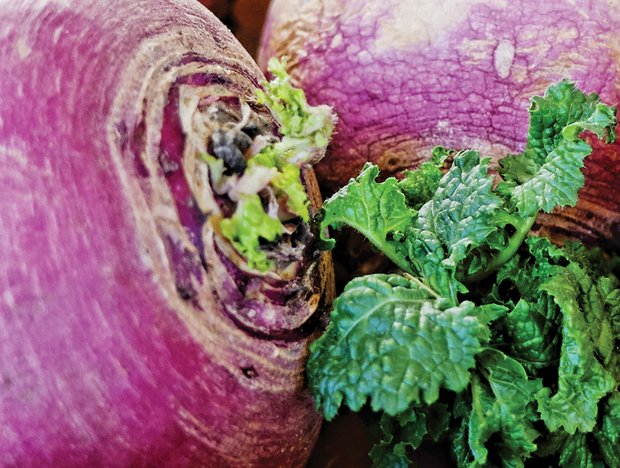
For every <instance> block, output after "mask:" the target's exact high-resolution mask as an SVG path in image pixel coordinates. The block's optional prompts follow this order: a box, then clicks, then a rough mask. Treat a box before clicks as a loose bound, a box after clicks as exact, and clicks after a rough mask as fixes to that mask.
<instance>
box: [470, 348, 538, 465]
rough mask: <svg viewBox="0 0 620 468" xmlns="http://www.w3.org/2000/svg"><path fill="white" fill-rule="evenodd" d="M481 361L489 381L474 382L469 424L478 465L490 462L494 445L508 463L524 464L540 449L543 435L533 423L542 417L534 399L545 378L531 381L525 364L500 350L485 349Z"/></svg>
mask: <svg viewBox="0 0 620 468" xmlns="http://www.w3.org/2000/svg"><path fill="white" fill-rule="evenodd" d="M479 361H480V365H481V366H482V372H483V374H484V375H485V378H486V382H483V380H482V379H481V378H474V381H473V382H472V390H471V392H472V410H471V414H470V418H469V427H468V434H469V436H468V441H469V446H470V449H471V452H472V454H473V456H474V459H475V465H478V466H485V465H486V464H487V463H488V452H489V448H490V447H492V448H493V450H494V452H495V454H496V456H499V457H500V459H501V460H502V462H503V464H504V465H505V466H523V462H524V460H525V459H527V458H529V456H530V454H531V453H533V452H534V451H535V450H536V444H535V443H534V441H535V439H536V438H537V437H538V435H539V434H538V432H537V431H536V430H535V429H534V425H533V423H534V422H535V421H536V420H537V419H538V417H537V415H536V413H535V411H534V405H533V400H534V395H535V394H536V392H537V391H538V390H539V389H540V388H541V385H542V384H541V381H540V380H530V379H529V378H528V376H527V374H526V372H525V369H524V368H523V367H522V366H521V364H519V363H518V362H517V361H516V360H514V359H511V358H510V357H508V356H506V355H505V354H504V353H502V352H500V351H497V350H493V349H488V350H485V351H484V352H482V353H481V354H480V356H479ZM492 437H493V440H494V442H493V443H491V440H492V439H491V438H492Z"/></svg>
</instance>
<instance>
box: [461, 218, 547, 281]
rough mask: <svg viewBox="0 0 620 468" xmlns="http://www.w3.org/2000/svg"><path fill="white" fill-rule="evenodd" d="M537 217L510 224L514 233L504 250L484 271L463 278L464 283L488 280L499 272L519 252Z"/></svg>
mask: <svg viewBox="0 0 620 468" xmlns="http://www.w3.org/2000/svg"><path fill="white" fill-rule="evenodd" d="M537 216H538V212H536V213H534V214H533V215H532V216H529V217H527V218H525V219H524V220H523V222H520V223H517V222H515V223H512V224H513V226H514V227H515V228H516V232H515V233H514V234H513V235H512V237H511V238H510V240H509V241H508V245H507V246H506V248H505V249H504V250H502V251H501V252H500V253H499V254H497V255H496V256H495V257H493V258H492V259H491V261H490V262H489V264H488V266H487V268H486V269H484V270H479V271H477V272H475V273H472V274H471V275H469V276H467V277H466V278H465V281H464V282H465V283H477V282H479V281H482V280H484V279H486V278H488V277H489V276H491V275H492V274H493V273H495V272H496V271H497V270H499V269H500V267H501V266H502V265H503V264H504V263H506V262H507V261H508V260H510V259H511V258H512V257H513V256H514V254H515V253H517V250H519V247H521V244H523V241H524V240H525V237H526V236H527V234H528V232H530V229H532V226H533V225H534V222H535V221H536V217H537Z"/></svg>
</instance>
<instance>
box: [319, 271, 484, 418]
mask: <svg viewBox="0 0 620 468" xmlns="http://www.w3.org/2000/svg"><path fill="white" fill-rule="evenodd" d="M486 333H488V331H487V329H486V327H485V326H484V325H482V324H481V323H480V322H479V321H478V320H477V318H476V314H475V307H474V305H473V304H472V303H471V302H465V303H463V304H460V305H459V306H455V307H450V308H445V307H444V305H443V304H442V303H441V302H438V301H437V300H436V299H435V298H434V297H433V296H432V295H431V294H429V292H428V290H427V289H426V288H425V287H424V286H421V284H420V283H419V282H418V281H414V280H411V279H408V278H405V277H402V276H398V275H380V274H377V275H369V276H366V277H362V278H356V279H354V280H353V281H351V282H350V283H349V284H348V285H347V286H346V287H345V290H344V292H343V293H342V294H341V295H340V297H339V298H338V299H336V301H335V302H334V310H333V312H332V315H331V323H330V324H329V326H328V328H327V331H326V332H325V334H324V335H323V336H322V337H321V338H319V339H318V340H317V341H316V342H314V343H313V344H312V345H311V347H310V356H309V359H308V364H307V370H308V378H309V387H310V391H311V393H312V394H313V395H314V397H315V399H316V403H317V406H318V407H321V408H322V409H323V412H324V413H325V416H326V418H327V419H331V418H333V417H334V416H335V415H336V413H337V411H338V408H339V407H340V405H341V404H342V403H343V401H344V402H345V403H346V404H347V405H348V406H349V407H350V408H351V409H353V410H355V411H357V410H359V409H360V408H361V407H362V405H364V403H365V402H366V400H367V399H368V398H370V404H371V407H372V408H373V409H374V410H383V411H385V412H387V413H388V414H391V415H395V414H397V413H400V412H402V411H405V410H406V409H407V408H408V407H409V406H410V405H412V404H417V403H420V402H425V403H426V404H431V403H433V402H435V401H436V400H437V398H438V397H439V390H440V389H441V388H446V389H448V390H452V391H456V392H458V391H461V390H463V389H464V388H465V387H466V386H467V384H468V382H469V369H471V367H472V366H473V365H474V363H475V361H474V356H475V355H476V353H478V351H479V350H480V347H481V344H480V337H481V336H485V334H486Z"/></svg>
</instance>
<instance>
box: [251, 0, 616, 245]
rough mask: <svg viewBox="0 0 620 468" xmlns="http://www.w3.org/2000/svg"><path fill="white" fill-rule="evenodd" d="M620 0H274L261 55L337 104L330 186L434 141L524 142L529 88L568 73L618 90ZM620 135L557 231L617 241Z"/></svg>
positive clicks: (556, 221)
mask: <svg viewBox="0 0 620 468" xmlns="http://www.w3.org/2000/svg"><path fill="white" fill-rule="evenodd" d="M619 31H620V2H618V1H617V0H609V1H603V0H592V1H581V0H576V1H568V0H561V1H552V2H538V1H533V0H516V1H511V2H508V1H490V0H467V1H460V0H459V1H457V0H439V1H436V0H433V1H428V0H417V1H408V2H403V1H397V0H370V1H364V0H351V1H344V0H338V1H323V0H273V3H272V4H271V8H270V13H269V17H268V20H267V24H266V26H265V29H264V33H263V39H262V45H261V50H260V53H259V64H261V65H263V66H264V64H265V63H266V61H267V59H268V58H269V57H271V56H273V55H276V56H282V55H287V56H289V57H290V58H291V60H290V68H291V71H292V73H293V75H294V76H295V77H296V79H297V80H298V81H299V82H300V84H301V85H302V87H303V88H304V90H305V91H306V93H307V95H308V96H309V100H310V101H311V102H321V103H327V104H331V105H333V106H334V108H335V110H336V112H337V114H338V115H339V119H340V120H339V124H338V127H337V129H336V135H335V137H334V140H333V143H332V147H331V152H330V154H329V155H328V157H327V158H325V159H324V160H323V161H322V162H321V164H320V165H319V167H318V168H317V175H318V176H319V181H320V182H321V184H322V185H323V186H324V188H325V189H326V190H327V191H328V192H330V191H333V190H335V189H336V188H337V187H338V186H340V185H343V184H344V183H345V182H346V181H347V180H348V178H349V177H351V176H353V175H355V174H356V173H357V172H358V171H359V169H360V168H361V166H362V165H363V163H364V162H365V161H367V160H370V161H374V162H377V163H379V164H380V165H381V166H382V167H383V168H384V169H387V170H390V171H396V170H398V169H401V168H404V167H409V166H415V165H416V164H417V163H418V162H419V161H421V160H423V159H425V158H427V157H428V156H429V154H430V150H431V148H432V147H433V146H434V145H436V144H442V145H445V146H453V147H456V148H466V147H474V148H477V149H480V150H483V151H485V152H487V153H489V154H492V155H502V154H505V153H506V152H514V151H519V150H521V149H522V148H523V146H524V143H525V137H526V128H527V123H528V114H527V109H528V105H529V98H530V97H531V96H533V95H535V94H540V93H542V92H543V91H544V90H545V88H546V87H547V86H548V85H549V84H551V83H553V82H556V81H558V80H560V79H562V78H570V79H572V80H574V81H576V82H577V84H578V85H579V86H580V87H581V88H582V89H584V90H586V91H588V92H592V91H596V92H598V93H599V94H600V95H601V97H602V98H603V99H604V100H605V101H606V102H609V103H612V104H615V103H618V102H620V73H619V70H618V66H619V63H620V62H619V57H620V41H618V33H619ZM619 165H620V145H619V144H616V145H615V146H613V147H612V148H608V149H605V150H598V151H597V152H596V154H595V156H594V157H592V158H591V160H590V161H589V162H588V164H587V168H586V174H587V180H588V182H587V187H586V188H585V189H584V190H583V191H582V193H581V195H580V196H581V198H582V200H581V202H580V204H579V205H578V207H577V208H576V209H566V210H563V211H562V212H561V213H559V216H554V217H553V219H551V218H549V217H546V218H545V220H544V222H545V224H546V225H547V226H551V227H550V229H552V230H553V231H554V234H556V235H559V236H564V235H570V236H573V235H575V234H576V235H579V236H581V237H583V238H585V239H590V240H599V238H600V237H603V238H605V239H608V240H610V241H611V242H612V243H613V244H614V245H615V246H616V247H619V246H620V240H619V239H620V192H619V189H618V187H619V186H620V171H619V170H614V168H617V167H620V166H619Z"/></svg>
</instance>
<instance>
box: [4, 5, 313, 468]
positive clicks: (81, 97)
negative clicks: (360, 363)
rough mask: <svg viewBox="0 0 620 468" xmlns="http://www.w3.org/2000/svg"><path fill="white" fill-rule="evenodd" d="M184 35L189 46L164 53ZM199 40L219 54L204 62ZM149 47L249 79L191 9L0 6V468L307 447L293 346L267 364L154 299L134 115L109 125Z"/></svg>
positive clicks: (160, 295) (235, 459)
mask: <svg viewBox="0 0 620 468" xmlns="http://www.w3.org/2000/svg"><path fill="white" fill-rule="evenodd" d="M26 5H28V6H26ZM184 28H190V29H191V30H192V31H194V33H195V38H194V39H192V37H190V36H187V37H184V38H182V39H180V38H179V37H180V36H178V35H175V36H174V37H172V32H175V31H176V30H177V29H179V30H183V29H184ZM213 32H217V34H218V36H219V37H220V40H221V41H222V44H224V43H225V44H226V47H225V48H222V49H218V48H217V47H215V46H213V47H211V46H208V47H207V46H205V44H209V41H208V37H209V35H210V34H211V33H213ZM163 34H165V35H167V37H166V40H167V42H166V43H165V44H163V45H162V44H160V46H161V47H162V49H161V50H167V49H165V48H166V47H172V45H174V47H175V49H174V50H170V51H167V52H165V53H166V54H168V53H169V54H170V56H172V57H177V56H178V53H179V52H183V51H184V49H185V48H188V47H189V48H190V49H192V50H196V51H199V52H200V54H204V55H206V56H209V57H214V59H216V60H217V58H218V57H230V55H231V54H232V55H234V56H235V58H236V59H237V60H238V61H239V63H242V64H243V65H244V66H245V65H247V69H246V70H245V71H244V74H247V75H250V76H252V78H251V82H256V81H257V80H258V79H259V77H260V74H259V72H258V70H257V69H256V67H255V66H253V65H252V64H251V62H250V61H249V57H248V56H247V54H245V52H243V51H242V49H241V48H240V46H239V45H238V44H237V43H236V42H235V41H234V39H233V37H232V35H231V34H230V33H229V32H227V31H226V30H225V28H224V27H223V26H222V25H220V24H219V23H217V21H216V20H215V18H214V17H213V16H212V15H210V13H208V12H207V11H206V10H204V9H201V8H200V7H199V5H198V4H197V3H196V2H188V1H179V2H172V1H164V0H135V1H132V2H127V1H125V0H109V1H106V2H91V1H81V0H75V1H72V2H50V3H48V4H45V3H44V2H6V3H5V4H4V5H3V11H2V15H0V35H2V40H0V56H1V57H2V60H0V76H1V77H2V78H1V79H0V96H2V99H0V160H2V162H3V170H2V171H0V187H1V189H2V196H0V239H1V240H2V243H3V247H2V248H1V249H0V421H2V430H0V464H3V465H5V464H6V465H9V466H12V465H15V466H90V465H99V466H112V467H115V466H133V465H135V466H151V465H158V466H159V465H164V466H184V465H185V466H199V465H208V466H229V465H235V464H254V465H257V466H265V465H273V464H285V465H297V466H300V465H303V464H304V462H305V460H306V459H307V457H308V454H309V451H310V449H311V446H312V443H313V441H314V440H316V437H317V435H318V430H319V427H320V421H321V420H320V417H319V416H318V415H317V414H316V413H315V411H314V410H313V404H312V401H311V398H310V397H309V396H308V394H307V393H306V391H305V390H304V389H303V356H304V350H305V346H306V345H307V343H306V342H305V341H300V342H289V343H287V346H286V348H285V349H284V350H282V352H281V353H280V354H278V355H276V354H275V353H274V352H273V350H274V348H273V345H272V344H271V343H269V342H267V341H264V340H259V339H256V338H254V337H252V336H251V335H250V334H247V335H246V334H244V333H243V332H239V330H237V329H233V328H232V325H230V320H229V319H228V318H227V317H226V315H225V311H223V310H222V309H221V307H219V306H218V304H217V303H216V302H215V300H213V301H211V302H209V303H208V305H209V309H208V310H206V311H205V313H203V314H197V316H196V317H193V318H195V321H193V320H192V321H190V320H188V319H187V317H188V316H191V314H192V313H193V312H194V310H193V309H192V308H191V307H187V308H185V304H182V303H181V301H178V299H177V298H176V297H174V287H175V285H174V284H162V283H160V281H165V280H163V279H162V278H168V277H169V274H168V273H169V272H168V271H167V270H164V271H162V269H163V268H167V267H166V266H161V265H162V264H163V263H165V262H163V261H162V259H161V258H160V257H159V254H158V253H157V249H158V247H159V245H160V244H159V240H158V238H157V236H158V235H159V234H158V233H157V232H154V230H153V227H152V224H151V222H152V221H153V219H154V218H155V216H151V214H150V213H144V212H137V211H136V209H137V208H140V209H147V208H146V207H147V205H146V203H144V198H147V199H148V197H145V196H144V193H141V192H140V191H139V190H140V189H139V188H137V187H139V186H140V180H138V179H139V177H137V176H136V169H138V170H137V174H141V173H142V172H141V170H140V167H139V166H136V161H137V160H136V158H133V156H132V153H133V151H139V148H140V144H141V143H140V138H138V139H136V140H134V142H132V141H131V136H130V135H132V134H133V135H135V128H136V126H137V125H138V124H139V122H140V120H143V119H144V116H141V115H136V111H135V109H139V108H140V105H141V103H139V102H129V103H123V104H127V106H123V107H122V109H123V111H122V115H120V114H119V115H115V116H114V117H112V116H111V115H110V113H111V108H112V106H113V103H116V101H117V98H118V97H119V93H120V92H123V91H127V90H128V89H131V90H136V93H137V92H138V91H137V89H140V85H141V83H139V82H137V83H128V82H126V81H124V78H122V77H124V76H125V73H124V72H125V71H126V67H127V66H128V64H129V63H130V62H132V60H133V59H134V58H136V56H137V54H138V53H139V52H140V51H142V52H143V53H148V54H153V55H152V56H151V55H148V57H146V58H148V59H149V61H148V62H147V63H148V64H149V66H150V64H152V63H161V59H162V57H161V56H157V54H158V53H160V52H158V50H160V49H157V48H150V47H149V48H147V51H146V52H145V51H144V49H145V47H144V46H145V41H151V39H153V38H157V37H158V36H161V35H163ZM149 44H152V42H149ZM142 52H141V53H142ZM164 58H165V57H164ZM240 66H241V65H240ZM251 91H252V90H251V86H248V87H247V89H246V90H245V91H244V93H247V94H250V93H251ZM162 92H167V89H164V90H162ZM129 94H130V93H129ZM130 95H131V94H130ZM112 118H114V119H115V120H114V121H112V120H111V119H112ZM119 121H122V122H123V124H119V123H118V122H119ZM110 131H111V132H112V137H111V136H110V133H109V132H110ZM138 134H139V131H138ZM173 140H174V138H173ZM133 143H137V144H138V146H137V147H135V148H133V149H132V148H128V149H127V151H122V148H126V147H127V145H128V144H129V145H130V144H133ZM115 145H117V146H118V147H115ZM111 146H112V148H111ZM121 155H122V156H121ZM117 158H121V159H117ZM119 167H120V169H119ZM119 171H120V173H119ZM142 175H144V176H148V177H153V176H152V175H148V174H142ZM147 195H148V194H147ZM145 220H146V221H145ZM188 222H189V221H188ZM183 255H185V253H184V252H183ZM171 261H172V262H173V263H175V265H176V264H177V263H179V262H177V261H175V260H174V259H173V260H171ZM182 262H183V260H181V262H180V263H182ZM186 270H187V271H193V270H192V268H186ZM162 273H163V274H162ZM192 274H193V273H192ZM204 277H205V278H207V275H206V274H205V275H204ZM209 279H210V280H212V281H213V283H214V284H217V280H218V279H217V278H211V277H209ZM207 296H208V294H207ZM209 297H210V296H209ZM287 311H288V310H286V311H284V312H287ZM231 331H234V333H231ZM222 336H224V337H226V338H224V339H223V338H222ZM240 336H241V337H243V341H242V342H241V346H240V344H239V342H235V341H234V340H235V339H238V338H239V337H240ZM198 337H199V338H198ZM236 346H239V347H244V351H245V353H244V354H243V356H239V355H238V349H237V348H236ZM223 356H224V357H223ZM235 356H237V357H235ZM236 359H238V361H237V360H236ZM242 366H243V367H244V368H247V367H248V366H253V367H254V368H255V370H256V372H257V374H258V377H257V379H261V380H260V382H259V383H260V385H257V384H255V383H252V384H249V383H248V382H247V377H246V376H245V375H244V374H243V373H242V370H241V367H242ZM266 367H268V368H269V369H265V368H266ZM273 369H277V370H278V372H275V371H273ZM282 376H284V377H286V378H287V380H286V381H284V380H282V378H283V377H282Z"/></svg>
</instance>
